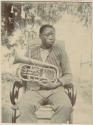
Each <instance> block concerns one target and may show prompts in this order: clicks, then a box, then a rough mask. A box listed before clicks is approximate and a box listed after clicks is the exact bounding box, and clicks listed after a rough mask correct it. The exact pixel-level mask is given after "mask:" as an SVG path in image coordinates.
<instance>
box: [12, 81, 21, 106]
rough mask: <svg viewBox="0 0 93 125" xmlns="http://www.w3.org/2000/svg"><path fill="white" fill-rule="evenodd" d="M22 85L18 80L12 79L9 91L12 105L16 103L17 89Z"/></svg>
mask: <svg viewBox="0 0 93 125" xmlns="http://www.w3.org/2000/svg"><path fill="white" fill-rule="evenodd" d="M21 87H23V85H22V84H21V83H20V82H19V81H14V83H13V84H12V87H11V91H10V100H11V103H12V104H13V105H16V101H17V100H18V96H19V89H20V88H21Z"/></svg>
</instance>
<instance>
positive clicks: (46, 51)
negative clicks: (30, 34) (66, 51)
mask: <svg viewBox="0 0 93 125" xmlns="http://www.w3.org/2000/svg"><path fill="white" fill-rule="evenodd" d="M40 53H41V58H42V60H43V62H45V60H46V58H47V56H48V54H49V50H47V49H42V48H40Z"/></svg>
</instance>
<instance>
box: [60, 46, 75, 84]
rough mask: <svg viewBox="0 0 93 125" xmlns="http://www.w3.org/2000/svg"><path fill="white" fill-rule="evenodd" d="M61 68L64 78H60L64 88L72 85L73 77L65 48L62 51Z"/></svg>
mask: <svg viewBox="0 0 93 125" xmlns="http://www.w3.org/2000/svg"><path fill="white" fill-rule="evenodd" d="M60 66H61V70H62V76H60V77H59V78H58V81H59V82H61V84H62V85H63V86H65V85H69V84H72V81H73V77H72V73H71V69H70V64H69V59H68V56H67V53H66V51H65V49H64V48H62V49H60Z"/></svg>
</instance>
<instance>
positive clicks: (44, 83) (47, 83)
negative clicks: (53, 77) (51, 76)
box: [38, 80, 61, 90]
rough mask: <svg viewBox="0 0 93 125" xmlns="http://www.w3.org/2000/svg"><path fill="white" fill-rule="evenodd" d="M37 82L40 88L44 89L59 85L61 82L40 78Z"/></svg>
mask: <svg viewBox="0 0 93 125" xmlns="http://www.w3.org/2000/svg"><path fill="white" fill-rule="evenodd" d="M38 84H39V85H40V88H41V89H45V90H50V89H55V88H57V87H59V86H61V83H59V82H50V81H47V80H42V81H40V82H39V83H38Z"/></svg>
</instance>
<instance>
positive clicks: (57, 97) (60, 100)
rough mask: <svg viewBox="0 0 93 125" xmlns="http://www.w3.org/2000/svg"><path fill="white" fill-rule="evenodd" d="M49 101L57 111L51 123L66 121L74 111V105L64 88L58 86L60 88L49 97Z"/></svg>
mask: <svg viewBox="0 0 93 125" xmlns="http://www.w3.org/2000/svg"><path fill="white" fill-rule="evenodd" d="M49 101H50V102H51V104H52V105H53V107H54V111H55V113H54V115H53V116H52V118H51V123H66V122H67V120H68V119H69V117H70V114H71V112H72V105H71V102H70V100H69V98H68V96H67V95H66V93H65V91H64V89H63V88H58V90H57V91H55V92H54V94H53V95H51V96H50V97H49Z"/></svg>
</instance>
